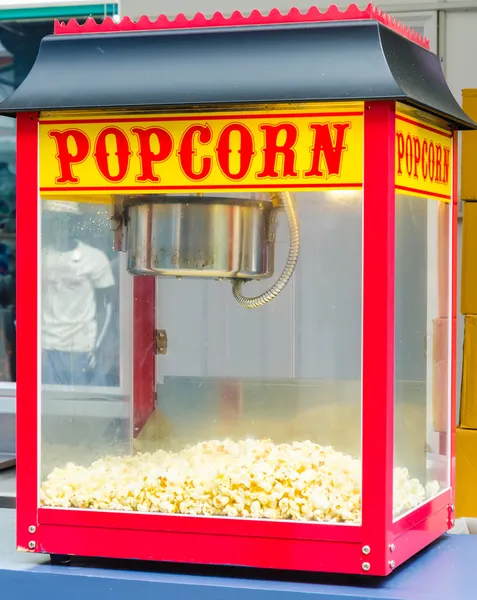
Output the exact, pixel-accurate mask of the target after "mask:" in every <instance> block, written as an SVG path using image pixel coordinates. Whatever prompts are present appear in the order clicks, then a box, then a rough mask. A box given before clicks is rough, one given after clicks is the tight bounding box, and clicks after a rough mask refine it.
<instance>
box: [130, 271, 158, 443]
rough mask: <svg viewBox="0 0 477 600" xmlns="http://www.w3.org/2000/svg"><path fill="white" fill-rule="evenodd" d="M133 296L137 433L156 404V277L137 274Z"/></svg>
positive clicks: (135, 418)
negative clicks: (138, 275)
mask: <svg viewBox="0 0 477 600" xmlns="http://www.w3.org/2000/svg"><path fill="white" fill-rule="evenodd" d="M133 296H134V298H133V432H134V437H137V436H138V434H139V433H140V432H141V430H142V428H143V427H144V425H145V424H146V422H147V420H148V419H149V417H150V416H151V414H152V412H153V411H154V409H155V406H156V392H155V387H156V369H155V362H156V361H155V353H154V344H155V340H154V332H155V329H156V324H155V318H156V302H155V299H156V292H155V280H154V278H152V277H135V278H134V280H133Z"/></svg>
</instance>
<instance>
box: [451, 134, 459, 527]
mask: <svg viewBox="0 0 477 600" xmlns="http://www.w3.org/2000/svg"><path fill="white" fill-rule="evenodd" d="M457 135H458V134H457V132H455V133H454V140H453V152H452V206H451V207H452V212H451V219H452V246H451V252H452V280H451V282H452V283H451V285H452V300H451V317H452V325H451V336H452V337H451V407H450V410H451V414H450V431H449V434H450V459H451V472H450V484H451V489H452V499H453V501H455V443H456V439H455V438H456V424H457V398H456V395H457V381H456V373H457V368H456V359H457V217H458V186H457V183H458V162H457V161H458V157H457V154H458V142H457ZM452 517H454V515H453V514H452Z"/></svg>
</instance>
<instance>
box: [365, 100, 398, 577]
mask: <svg viewBox="0 0 477 600" xmlns="http://www.w3.org/2000/svg"><path fill="white" fill-rule="evenodd" d="M364 119H365V121H364V124H365V127H364V234H363V235H364V244H363V246H364V252H363V254H364V256H363V263H364V265H365V268H364V283H363V439H362V444H363V465H365V467H364V468H363V492H362V504H363V527H364V533H365V536H363V542H364V544H365V545H367V546H369V547H370V548H371V550H372V553H373V554H372V557H371V556H369V557H368V556H365V555H363V557H362V560H363V561H365V562H369V564H370V565H371V568H370V569H369V573H370V574H375V575H383V574H386V573H388V571H389V567H388V565H387V561H386V553H385V548H387V546H388V536H389V530H390V528H391V525H392V518H393V516H392V495H393V486H392V481H393V468H394V237H395V236H394V140H395V107H394V103H393V102H379V103H369V104H366V106H365V111H364ZM371 558H372V560H371Z"/></svg>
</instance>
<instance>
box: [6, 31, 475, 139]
mask: <svg viewBox="0 0 477 600" xmlns="http://www.w3.org/2000/svg"><path fill="white" fill-rule="evenodd" d="M357 100H397V101H400V102H404V103H406V104H409V105H412V106H414V107H416V108H421V109H423V110H426V111H428V112H431V113H433V114H435V115H437V116H439V117H441V118H443V119H445V120H446V121H448V122H449V123H450V124H451V126H452V127H453V128H455V129H462V130H464V129H477V124H476V123H474V121H472V119H470V118H469V117H468V116H467V115H466V114H465V112H464V111H463V110H462V108H461V107H460V105H459V103H458V102H457V100H456V99H455V98H454V96H453V95H452V92H451V90H450V89H449V87H448V85H447V83H446V81H445V78H444V74H443V71H442V67H441V63H440V61H439V58H438V57H437V56H436V55H435V54H433V53H431V52H429V51H428V50H426V49H425V48H423V47H421V46H419V45H418V44H416V43H415V42H413V41H411V40H409V39H407V38H405V37H402V36H400V35H399V34H398V33H396V32H394V31H392V30H391V29H388V28H387V27H385V26H383V25H381V24H378V23H377V22H375V21H341V22H340V21H338V22H320V23H307V24H291V25H275V26H259V27H253V26H248V27H242V28H240V27H237V28H217V29H213V28H210V29H197V30H185V31H181V30H168V31H164V30H157V31H154V30H153V31H146V32H145V31H133V32H119V33H104V34H103V33H100V34H83V35H60V36H47V37H45V38H44V39H43V40H42V42H41V45H40V50H39V53H38V57H37V60H36V62H35V64H34V66H33V68H32V70H31V71H30V73H29V75H28V76H27V77H26V79H25V80H24V81H23V83H22V84H21V85H20V86H19V87H18V88H17V89H16V90H15V91H14V92H13V93H12V94H11V95H10V96H9V97H8V98H7V99H6V100H4V101H3V102H2V103H0V114H1V115H10V116H14V115H15V114H16V113H18V112H26V111H32V112H37V111H46V110H61V111H67V110H94V109H98V108H105V109H108V108H109V109H148V110H153V109H158V110H162V109H164V108H171V107H176V108H182V109H185V108H187V107H189V108H190V107H193V106H194V107H196V106H201V105H202V106H205V105H207V106H217V107H219V106H224V105H230V104H242V105H243V104H255V103H285V102H319V101H322V102H334V101H348V102H350V101H357Z"/></svg>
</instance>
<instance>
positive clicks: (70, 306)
mask: <svg viewBox="0 0 477 600" xmlns="http://www.w3.org/2000/svg"><path fill="white" fill-rule="evenodd" d="M42 254H43V259H42V260H43V268H42V279H43V285H42V347H43V349H45V350H57V351H62V352H92V351H93V349H94V346H95V342H96V336H97V328H98V325H97V321H96V297H95V290H96V289H104V288H109V287H112V286H113V285H114V277H113V273H112V270H111V266H110V263H109V260H108V258H107V256H106V255H105V254H104V253H103V252H102V251H101V250H98V249H97V248H94V247H92V246H89V245H88V244H84V243H82V242H78V244H77V246H76V248H75V249H74V250H68V251H59V250H57V249H55V248H53V247H46V248H44V249H43V251H42Z"/></svg>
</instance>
